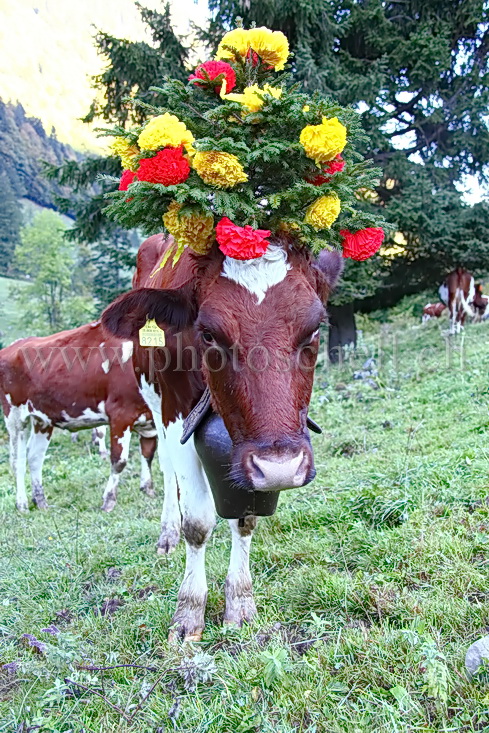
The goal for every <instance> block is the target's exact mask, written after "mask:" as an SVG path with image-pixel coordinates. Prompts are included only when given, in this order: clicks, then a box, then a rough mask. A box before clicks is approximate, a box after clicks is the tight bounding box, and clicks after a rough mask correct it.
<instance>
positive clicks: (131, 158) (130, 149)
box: [110, 137, 140, 171]
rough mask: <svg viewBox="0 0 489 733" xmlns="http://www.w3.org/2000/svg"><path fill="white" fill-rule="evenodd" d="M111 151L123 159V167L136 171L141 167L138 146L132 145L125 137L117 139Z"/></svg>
mask: <svg viewBox="0 0 489 733" xmlns="http://www.w3.org/2000/svg"><path fill="white" fill-rule="evenodd" d="M110 149H111V150H112V152H113V153H114V154H115V155H118V156H119V158H120V159H121V163H122V167H123V168H127V169H129V170H130V171H135V170H136V169H137V167H138V165H139V162H138V160H137V157H138V155H139V154H140V151H139V150H138V148H137V146H136V145H131V144H130V142H129V141H128V140H126V138H125V137H116V139H115V140H114V142H113V143H112V145H111V146H110Z"/></svg>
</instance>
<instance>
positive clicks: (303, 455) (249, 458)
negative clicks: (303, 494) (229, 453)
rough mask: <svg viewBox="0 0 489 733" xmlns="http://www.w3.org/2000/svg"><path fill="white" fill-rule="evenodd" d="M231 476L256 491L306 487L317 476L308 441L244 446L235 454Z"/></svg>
mask: <svg viewBox="0 0 489 733" xmlns="http://www.w3.org/2000/svg"><path fill="white" fill-rule="evenodd" d="M233 463H234V466H233V476H234V478H235V479H237V480H238V482H239V483H240V484H241V485H243V486H246V487H249V488H250V489H253V490H255V491H282V490H283V489H294V488H298V487H299V486H305V485H306V484H308V483H309V482H310V481H312V480H313V478H314V476H315V475H316V471H315V468H314V459H313V455H312V449H311V445H310V443H309V441H308V440H306V439H304V440H300V441H297V440H293V441H290V444H289V443H288V442H287V441H286V442H284V441H281V442H280V444H271V445H253V444H251V445H245V446H242V447H241V449H238V450H237V452H236V453H235V456H234V461H233Z"/></svg>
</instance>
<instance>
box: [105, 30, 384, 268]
mask: <svg viewBox="0 0 489 733" xmlns="http://www.w3.org/2000/svg"><path fill="white" fill-rule="evenodd" d="M288 57H289V45H288V41H287V38H286V37H285V36H284V34H283V33H280V32H277V31H271V30H269V29H267V28H252V29H250V30H245V29H243V28H236V29H235V30H232V31H230V32H229V33H226V34H225V36H224V37H223V38H222V40H221V42H220V44H219V48H218V51H217V56H216V59H215V60H213V61H206V62H205V63H202V64H199V65H198V67H197V68H196V69H195V71H194V73H193V74H191V75H190V77H189V81H188V83H187V84H186V85H185V84H182V83H181V82H179V81H176V80H173V79H168V80H166V82H165V84H164V85H163V86H162V87H161V88H156V87H155V88H153V91H154V92H155V93H156V94H158V97H159V99H161V100H163V101H162V106H160V107H158V108H154V107H150V108H149V111H150V112H151V113H152V115H153V116H152V117H150V118H149V119H148V121H147V122H146V123H145V124H144V125H143V126H141V127H139V128H137V129H134V130H125V129H122V128H117V130H112V131H109V134H111V135H114V136H115V138H116V139H115V142H114V143H113V146H112V149H113V152H114V154H116V155H119V157H120V159H121V163H122V165H123V168H124V172H123V174H122V178H121V181H120V185H119V191H117V192H114V193H112V194H109V196H111V197H112V202H111V203H110V204H109V206H108V213H109V214H110V215H111V216H112V217H113V218H114V219H115V220H116V221H117V222H118V223H119V224H121V225H122V226H125V227H128V228H129V227H139V228H140V229H141V230H143V231H144V232H145V233H148V234H151V233H155V232H158V231H161V229H162V227H163V228H165V229H166V231H168V232H169V233H171V234H172V235H173V237H174V239H175V243H176V247H175V250H174V260H176V259H177V258H178V256H179V255H180V253H181V252H182V251H183V248H184V247H186V246H187V247H190V248H192V249H193V250H194V251H195V252H196V253H198V254H204V253H206V252H208V251H209V250H210V249H211V248H212V247H213V246H215V243H216V242H217V246H219V247H220V249H221V250H222V251H223V252H224V253H225V254H226V255H227V256H230V257H235V258H237V259H253V258H255V257H260V256H261V255H262V254H263V253H264V252H265V251H266V249H267V246H268V237H270V236H272V235H274V234H276V233H278V232H281V231H282V232H283V231H286V232H289V233H291V234H292V235H293V236H294V238H295V239H296V241H297V243H298V244H299V245H300V246H307V247H310V248H311V249H312V250H313V251H314V252H318V251H319V250H320V249H322V248H324V247H328V248H333V247H342V248H343V253H344V255H345V256H347V257H352V258H354V259H359V260H362V259H365V258H366V257H369V256H371V255H372V254H374V253H375V252H376V251H377V250H378V249H379V247H380V246H381V244H382V240H383V231H382V228H381V227H382V223H383V222H382V218H381V217H379V216H376V215H374V214H371V213H367V212H366V211H364V210H362V209H361V208H360V207H359V206H358V204H359V200H360V199H361V198H362V193H361V192H362V191H363V192H365V191H366V190H367V191H368V190H371V189H372V188H373V187H374V186H375V184H376V181H377V178H378V176H379V171H378V170H376V169H374V168H373V167H372V165H371V163H370V161H368V160H365V159H364V158H363V157H362V155H361V154H360V153H359V151H358V145H359V143H361V144H365V143H366V142H367V139H366V137H365V135H364V133H363V132H362V130H361V127H360V124H359V116H358V114H357V113H356V112H354V111H353V110H352V109H349V108H343V107H340V106H338V105H337V104H335V103H334V102H332V101H331V100H330V99H327V98H325V97H322V96H320V95H319V94H313V95H312V96H308V95H306V94H304V93H303V92H301V91H300V88H299V85H298V84H294V83H293V75H292V74H290V73H287V72H284V73H277V72H283V70H284V67H285V65H286V62H287V59H288ZM135 104H137V102H136V103H135ZM145 107H146V109H148V105H145Z"/></svg>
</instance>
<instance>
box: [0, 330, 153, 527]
mask: <svg viewBox="0 0 489 733" xmlns="http://www.w3.org/2000/svg"><path fill="white" fill-rule="evenodd" d="M131 355H132V342H130V341H125V342H121V341H120V340H118V339H115V338H113V337H111V338H107V334H106V332H104V331H103V329H102V326H101V324H100V321H97V322H95V323H91V324H88V325H86V326H80V327H79V328H75V329H72V330H70V331H62V332H60V333H55V334H53V335H52V336H45V337H32V338H26V339H21V340H20V341H16V342H14V343H13V344H11V345H10V346H7V347H6V348H4V349H1V350H0V401H1V404H2V407H3V412H4V417H5V423H6V426H7V430H8V433H9V437H10V463H11V467H12V471H13V473H14V476H15V480H16V486H17V496H16V504H17V508H18V509H19V510H20V511H26V510H27V509H28V502H27V495H26V490H25V470H26V458H27V462H28V464H29V469H30V474H31V484H32V499H33V502H34V504H35V505H36V506H37V507H38V508H39V509H47V506H48V505H47V501H46V497H45V495H44V490H43V485H42V467H43V463H44V458H45V455H46V451H47V449H48V446H49V441H50V439H51V436H52V434H53V430H54V428H55V427H56V428H61V429H63V430H68V431H70V432H75V431H78V430H82V429H84V428H97V429H99V426H104V425H109V426H110V460H111V472H110V477H109V480H108V482H107V486H106V488H105V492H104V496H103V505H102V509H104V510H105V511H107V512H109V511H111V510H112V509H113V508H114V506H115V504H116V500H117V487H118V484H119V477H120V474H121V471H122V470H123V469H124V467H125V465H126V462H127V458H128V453H129V443H130V439H131V430H134V431H135V432H136V433H138V435H139V439H140V450H141V484H140V486H141V490H142V491H143V492H145V493H146V494H148V495H150V496H153V495H154V492H153V487H152V479H151V462H152V459H153V456H154V454H155V451H156V430H155V427H154V424H153V422H152V416H151V412H150V410H149V409H148V407H147V405H146V403H145V402H144V401H143V400H142V398H141V395H140V393H139V390H138V386H137V383H136V378H135V375H134V370H133V366H132V361H131ZM29 427H30V428H31V433H30V437H28V431H29ZM102 438H103V447H102V444H101V442H100V441H101V440H102ZM97 441H99V451H100V452H101V453H103V449H104V448H105V432H104V431H102V432H98V435H97Z"/></svg>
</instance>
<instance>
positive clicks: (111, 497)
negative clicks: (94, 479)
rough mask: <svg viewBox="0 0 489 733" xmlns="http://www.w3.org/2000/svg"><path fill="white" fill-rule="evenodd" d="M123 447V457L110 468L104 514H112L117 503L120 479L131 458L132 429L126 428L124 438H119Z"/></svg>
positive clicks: (103, 504) (105, 492)
mask: <svg viewBox="0 0 489 733" xmlns="http://www.w3.org/2000/svg"><path fill="white" fill-rule="evenodd" d="M117 441H118V442H119V443H120V445H121V455H120V458H119V460H117V461H113V462H112V465H111V468H110V476H109V480H108V481H107V486H106V487H105V491H104V497H103V502H102V509H103V510H104V512H111V511H112V510H113V508H114V507H115V505H116V503H117V488H118V486H119V479H120V475H121V473H122V471H123V470H124V468H125V466H126V463H127V458H128V456H129V444H130V442H131V428H126V429H125V430H124V433H123V435H122V437H120V438H117Z"/></svg>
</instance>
